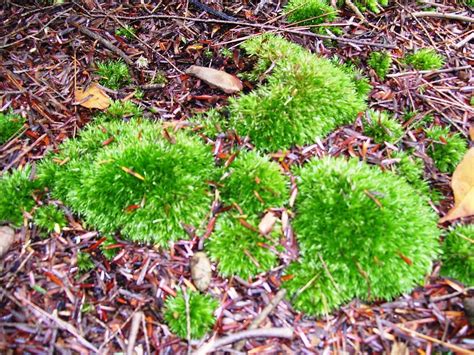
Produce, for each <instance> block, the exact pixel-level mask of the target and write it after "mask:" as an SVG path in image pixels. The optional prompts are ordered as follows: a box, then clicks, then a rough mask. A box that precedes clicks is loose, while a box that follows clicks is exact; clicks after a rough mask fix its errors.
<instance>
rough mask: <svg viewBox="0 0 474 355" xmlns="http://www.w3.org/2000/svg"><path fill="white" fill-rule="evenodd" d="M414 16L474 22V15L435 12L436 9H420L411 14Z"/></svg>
mask: <svg viewBox="0 0 474 355" xmlns="http://www.w3.org/2000/svg"><path fill="white" fill-rule="evenodd" d="M411 15H412V16H413V17H435V18H442V19H446V20H456V21H464V22H473V23H474V17H469V16H464V15H457V14H449V13H443V12H434V11H418V12H413V13H412V14H411Z"/></svg>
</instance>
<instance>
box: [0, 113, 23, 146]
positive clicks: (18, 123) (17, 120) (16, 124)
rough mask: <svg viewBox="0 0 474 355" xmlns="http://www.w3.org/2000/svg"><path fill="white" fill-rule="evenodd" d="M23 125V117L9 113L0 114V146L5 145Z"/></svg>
mask: <svg viewBox="0 0 474 355" xmlns="http://www.w3.org/2000/svg"><path fill="white" fill-rule="evenodd" d="M24 124H25V119H24V118H23V117H21V116H19V115H16V114H13V113H9V112H0V145H2V144H4V143H6V142H7V141H8V140H9V139H10V138H11V137H12V136H13V135H14V134H15V133H17V132H18V131H19V130H20V129H21V128H22V127H23V125H24Z"/></svg>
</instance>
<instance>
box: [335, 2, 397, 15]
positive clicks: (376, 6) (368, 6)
mask: <svg viewBox="0 0 474 355" xmlns="http://www.w3.org/2000/svg"><path fill="white" fill-rule="evenodd" d="M341 2H343V1H339V3H341ZM354 4H355V5H356V6H357V7H358V8H359V9H360V10H361V11H367V10H370V11H372V12H374V13H376V14H378V13H380V10H381V8H382V7H386V6H388V0H359V1H354Z"/></svg>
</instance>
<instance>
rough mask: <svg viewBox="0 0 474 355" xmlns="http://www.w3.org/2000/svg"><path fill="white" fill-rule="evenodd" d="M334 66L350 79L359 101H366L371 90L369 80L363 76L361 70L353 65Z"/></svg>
mask: <svg viewBox="0 0 474 355" xmlns="http://www.w3.org/2000/svg"><path fill="white" fill-rule="evenodd" d="M336 65H338V66H339V67H340V68H341V69H342V71H343V72H344V73H346V74H347V75H348V76H349V77H350V78H351V80H352V82H353V83H354V87H355V90H356V93H357V96H358V97H359V99H360V100H366V99H367V96H368V95H369V93H370V91H371V90H372V85H370V82H369V78H367V76H365V75H364V73H363V72H362V70H361V69H359V68H357V67H356V66H355V65H354V64H351V63H344V64H339V63H337V62H336Z"/></svg>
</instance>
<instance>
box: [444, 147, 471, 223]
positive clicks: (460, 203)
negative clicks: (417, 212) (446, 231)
mask: <svg viewBox="0 0 474 355" xmlns="http://www.w3.org/2000/svg"><path fill="white" fill-rule="evenodd" d="M451 188H452V189H453V193H454V207H453V208H451V209H450V210H449V212H448V213H447V214H446V216H444V217H443V218H441V219H440V220H439V223H444V222H446V221H452V220H454V219H457V218H461V217H468V216H472V215H474V148H471V149H469V150H468V151H467V153H466V155H465V156H464V158H463V160H462V161H461V163H459V165H458V166H457V167H456V170H455V171H454V174H453V179H452V181H451Z"/></svg>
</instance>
